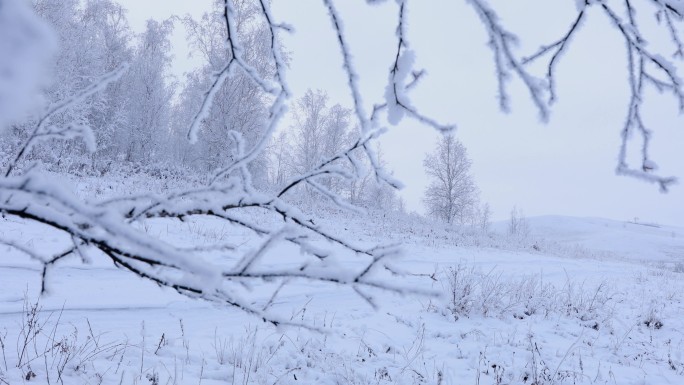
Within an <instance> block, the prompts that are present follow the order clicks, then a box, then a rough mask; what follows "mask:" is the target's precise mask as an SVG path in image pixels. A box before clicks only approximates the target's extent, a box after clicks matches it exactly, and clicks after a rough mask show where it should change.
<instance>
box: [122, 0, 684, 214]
mask: <svg viewBox="0 0 684 385" xmlns="http://www.w3.org/2000/svg"><path fill="white" fill-rule="evenodd" d="M120 2H121V3H122V4H123V5H124V6H125V7H127V8H128V9H129V20H130V22H131V26H132V27H133V28H134V30H136V31H142V29H143V27H144V21H145V20H146V19H148V18H155V19H163V18H167V17H169V16H170V15H172V14H177V15H184V14H187V13H189V14H191V15H193V16H196V17H199V16H200V15H201V14H202V13H203V12H207V11H209V10H210V4H211V0H192V1H189V0H120ZM497 3H505V4H502V5H498V4H497V7H500V8H501V16H502V18H503V20H504V22H505V24H506V25H509V26H510V28H511V29H512V30H513V31H515V32H516V33H518V35H519V36H520V37H521V44H520V49H521V52H524V53H530V52H533V51H534V50H535V49H536V48H538V47H539V46H540V45H541V44H544V43H548V42H551V41H554V40H555V39H557V38H558V37H560V35H561V34H562V33H563V32H564V28H567V26H568V25H569V23H571V21H572V18H573V17H574V14H575V12H576V10H575V2H574V1H567V2H564V3H566V4H562V3H561V4H558V2H549V1H541V0H516V1H515V2H497ZM336 4H338V7H339V8H340V11H341V13H342V15H343V17H344V19H345V20H346V32H347V34H348V39H349V43H350V46H351V49H352V52H353V54H354V60H355V63H356V67H357V70H358V72H359V75H360V82H361V88H362V93H363V98H364V101H365V102H366V105H367V109H368V110H370V106H371V103H373V102H377V101H379V100H380V98H381V97H382V95H383V92H384V85H385V83H386V81H387V69H388V68H389V66H390V64H391V62H392V60H393V56H392V55H393V50H394V49H395V44H396V42H395V40H394V28H395V23H396V16H397V12H396V4H395V3H394V2H392V1H387V2H385V3H384V4H382V5H377V6H368V5H365V2H363V1H353V2H352V1H337V2H336ZM409 4H410V8H409V14H408V32H409V36H410V43H411V47H412V48H413V49H414V50H415V51H416V53H417V61H416V66H417V67H418V68H424V69H426V70H427V71H428V76H427V77H426V78H425V79H424V81H423V82H422V83H421V85H420V86H419V87H418V88H417V89H416V90H415V91H414V93H413V94H412V95H413V102H414V105H415V106H417V107H419V108H420V109H421V110H422V111H423V112H424V113H426V114H428V115H431V116H433V117H435V118H436V119H438V120H440V121H443V122H452V123H455V124H457V126H458V131H457V133H456V135H457V138H458V139H459V140H461V141H462V142H463V143H464V145H465V146H466V147H467V148H468V151H469V155H470V157H471V159H472V160H473V172H474V175H475V179H476V182H477V184H478V186H479V188H480V190H481V197H482V199H483V200H484V201H487V202H489V203H490V205H491V208H492V210H493V211H494V216H495V218H496V219H505V218H507V217H508V215H509V213H510V211H511V209H512V207H513V206H514V205H517V206H518V207H519V208H521V209H522V210H523V211H524V212H525V214H526V215H528V216H536V215H547V214H561V215H573V216H596V217H605V218H612V219H618V220H632V219H634V218H635V217H638V218H640V220H642V221H649V222H658V223H662V224H675V225H680V226H681V225H684V185H676V186H674V187H673V188H672V191H671V192H670V193H669V194H661V193H659V192H658V188H657V187H656V186H654V185H649V184H646V183H643V182H640V181H636V180H633V179H630V178H625V177H618V176H616V175H615V172H614V170H615V165H616V159H617V154H618V148H619V144H620V141H619V139H620V137H619V132H620V129H621V128H622V125H623V123H624V120H625V113H626V105H627V102H628V96H629V94H628V88H627V83H626V76H627V73H626V61H625V53H624V45H623V42H622V40H621V38H620V36H618V34H616V33H615V32H614V31H612V30H610V29H609V28H607V25H608V23H607V22H606V19H605V18H604V17H603V15H601V14H598V13H596V14H592V15H590V17H589V19H588V20H587V22H586V23H585V25H584V27H583V30H582V31H581V34H580V35H579V36H578V37H577V38H576V39H575V40H574V41H573V43H572V46H571V51H570V52H569V53H568V54H567V55H566V56H565V57H564V58H563V61H562V63H561V64H560V65H559V66H558V90H559V95H558V96H559V100H558V103H557V104H556V105H555V106H554V107H553V114H552V117H551V121H550V122H549V123H548V124H542V123H540V121H539V118H538V114H537V112H536V110H535V109H534V108H533V106H532V104H531V102H530V100H529V98H528V97H527V94H526V92H525V89H524V88H523V87H522V86H521V84H519V82H518V81H517V80H514V81H512V82H510V83H509V87H510V94H511V96H512V97H513V103H512V112H511V113H509V114H504V113H501V112H500V111H499V109H498V105H497V100H496V89H497V88H496V87H497V85H496V83H495V78H494V65H493V62H492V54H491V52H490V51H488V49H487V47H486V43H487V36H486V34H485V31H484V29H483V27H482V26H481V25H480V23H479V20H478V19H477V17H476V15H475V13H474V12H473V10H472V9H470V8H469V7H468V6H467V4H466V2H465V1H453V0H440V1H437V0H433V1H413V2H410V3H409ZM532 10H534V12H532ZM273 13H274V16H275V17H276V18H277V19H278V21H285V22H288V23H289V24H292V25H293V26H294V27H295V30H296V32H295V33H294V34H292V35H288V36H284V37H283V42H284V43H285V45H286V49H287V50H288V51H289V52H290V53H291V57H292V65H291V68H290V70H289V72H288V76H287V79H288V83H289V85H290V87H291V88H292V90H293V92H294V94H295V96H299V95H302V94H303V93H304V92H305V91H306V89H307V88H314V89H316V88H318V89H323V90H325V91H326V92H328V94H329V95H330V97H331V100H332V101H333V102H340V103H342V104H346V105H348V106H351V99H350V97H349V93H348V89H347V88H346V80H345V77H344V74H343V73H342V71H341V56H340V53H339V50H338V48H337V45H336V41H335V36H334V35H333V32H332V30H331V29H330V21H329V18H328V16H327V15H326V13H325V9H324V7H323V6H322V2H321V1H320V0H297V1H285V0H274V1H273ZM173 43H174V47H175V56H176V62H175V66H174V72H175V73H176V74H178V75H179V76H180V75H181V74H182V73H183V72H184V71H186V70H188V69H189V68H192V66H193V65H197V61H196V60H197V59H188V58H187V55H188V50H187V47H186V44H185V32H184V30H183V29H182V27H181V26H180V25H178V26H177V30H176V33H175V35H174V41H173ZM666 52H669V51H666ZM540 73H542V72H540ZM648 95H649V98H650V99H649V102H648V104H647V108H646V110H645V115H646V116H647V120H648V121H649V122H651V125H652V128H653V129H654V137H653V149H652V154H653V158H654V160H655V161H656V162H657V163H658V165H659V166H660V167H661V169H660V171H661V172H662V173H663V174H668V175H677V176H679V177H683V178H684V167H682V166H683V165H684V163H683V162H682V161H683V159H684V155H683V154H682V151H681V149H680V146H681V143H684V141H683V140H684V127H683V123H684V121H683V120H682V118H681V117H679V116H678V114H677V109H676V105H675V104H674V103H673V101H672V100H670V99H669V98H668V96H667V95H658V94H656V93H654V92H649V94H648ZM284 125H285V126H287V125H288V123H287V121H285V122H284ZM438 137H439V135H438V134H437V133H436V132H434V130H433V129H431V128H429V127H425V126H422V125H420V124H419V123H417V122H415V121H411V120H404V121H403V122H402V124H401V125H400V126H398V127H390V132H389V133H388V134H387V135H386V136H385V137H384V138H383V139H382V140H381V142H382V150H383V155H384V158H385V160H386V161H387V162H388V165H389V168H390V169H391V170H393V171H394V173H395V175H396V176H397V177H398V178H399V179H401V180H402V181H403V182H404V183H405V185H406V188H405V189H404V190H403V191H402V192H401V195H402V196H403V197H404V198H405V200H406V202H407V204H408V207H409V208H410V209H412V210H416V211H422V210H423V208H422V204H421V196H422V193H423V190H424V189H425V186H426V184H427V179H426V176H425V174H424V172H423V165H422V161H423V158H424V157H425V153H426V152H427V151H430V150H431V149H432V148H433V146H434V143H435V141H436V140H437V139H438ZM638 146H640V143H638V142H635V143H634V146H633V148H634V149H635V150H638Z"/></svg>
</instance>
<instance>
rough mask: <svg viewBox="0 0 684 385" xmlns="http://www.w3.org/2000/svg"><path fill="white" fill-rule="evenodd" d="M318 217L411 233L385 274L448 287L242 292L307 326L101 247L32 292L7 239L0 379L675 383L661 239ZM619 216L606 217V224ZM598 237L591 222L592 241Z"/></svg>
mask: <svg viewBox="0 0 684 385" xmlns="http://www.w3.org/2000/svg"><path fill="white" fill-rule="evenodd" d="M248 215H257V214H248ZM373 215H375V214H373V213H371V217H372V216H373ZM336 216H337V219H336ZM328 218H329V219H328V220H327V221H326V225H328V226H337V228H338V229H339V231H340V232H343V231H344V232H346V234H348V235H349V236H350V237H352V238H353V239H355V240H357V241H358V242H362V243H364V242H370V241H372V240H377V239H387V240H388V241H391V239H392V238H404V240H405V241H404V253H403V256H402V257H401V258H400V259H397V260H395V261H393V266H396V267H397V269H401V270H403V271H406V272H409V273H410V275H409V276H407V277H405V278H398V277H396V278H393V279H395V280H397V282H401V283H402V284H405V285H416V286H420V287H422V288H425V289H429V291H434V292H436V293H439V294H440V296H439V297H431V296H408V297H403V296H397V295H393V294H389V293H386V292H382V291H376V292H369V293H366V294H368V295H370V296H372V298H373V302H374V303H376V304H377V305H378V306H379V309H378V310H374V309H373V308H371V307H370V306H369V305H368V303H367V302H365V301H364V300H362V299H361V298H359V296H358V295H356V294H355V293H354V291H353V290H350V289H347V288H340V287H334V286H333V287H331V286H326V285H322V284H317V283H310V282H299V281H293V282H290V284H289V285H288V286H285V287H284V288H283V289H282V290H281V292H280V293H279V295H278V297H277V298H276V299H275V300H274V301H272V303H271V302H269V298H267V297H265V295H266V294H265V293H270V292H267V291H265V290H262V288H260V287H251V288H245V293H243V294H244V295H250V296H251V297H250V298H252V301H253V303H255V304H259V305H262V306H263V305H266V304H269V306H272V309H273V310H275V311H277V312H278V313H279V314H281V315H282V316H283V317H286V318H289V319H291V320H295V321H299V322H301V323H303V324H304V325H307V326H308V328H292V327H273V326H272V325H270V324H266V323H263V322H261V321H260V320H258V319H255V318H253V317H251V316H249V315H246V314H244V313H242V312H241V311H239V310H237V309H232V308H226V307H222V306H217V305H214V304H209V303H206V302H200V301H196V300H192V299H188V298H185V297H182V296H180V295H178V294H176V293H175V292H172V291H171V290H168V289H160V288H158V287H156V286H155V285H153V284H151V283H149V282H145V281H142V280H140V279H138V278H137V277H134V276H131V275H130V274H128V273H126V272H124V271H121V270H119V269H116V268H114V267H113V266H111V265H110V264H109V263H108V262H107V261H105V260H104V259H103V260H98V259H97V258H95V259H93V261H92V262H91V264H86V265H83V264H82V263H81V261H79V260H78V259H77V258H74V259H72V260H70V261H68V262H65V263H63V264H61V265H58V267H57V268H56V269H55V270H54V272H53V276H52V279H51V281H52V282H51V285H50V286H51V290H50V292H49V294H48V295H47V296H45V297H43V298H38V295H37V293H38V291H39V282H40V270H39V269H38V267H39V266H38V265H37V264H35V263H34V262H32V261H30V260H28V259H27V258H26V257H25V256H22V255H20V254H18V253H17V252H15V251H8V250H4V249H3V250H2V253H3V262H2V263H1V264H0V282H2V287H3V290H2V291H1V292H0V338H1V340H2V361H0V383H8V384H17V383H19V384H23V383H41V384H42V383H61V382H62V381H64V383H67V384H70V383H74V384H78V383H92V384H122V383H123V384H128V383H136V384H186V383H187V384H193V383H197V384H226V383H228V384H461V383H465V384H563V383H567V384H668V383H669V384H679V383H682V381H684V358H683V357H682V351H684V348H683V346H682V344H683V342H684V319H683V318H684V317H682V314H684V305H683V304H682V301H683V299H684V298H682V296H683V295H682V293H684V290H683V289H684V287H683V286H684V284H683V283H682V279H681V278H682V272H681V271H678V270H677V269H676V268H674V267H676V266H677V263H680V262H681V260H676V259H672V258H671V259H670V260H663V259H662V258H660V255H661V254H663V253H661V254H658V253H659V250H658V249H656V248H654V249H653V253H654V255H657V256H658V258H656V262H653V263H644V259H646V258H645V257H646V256H645V255H643V254H642V258H634V257H632V258H628V257H629V256H626V257H623V256H620V255H613V254H607V253H603V252H600V251H598V252H596V253H594V252H593V251H592V249H590V248H588V247H585V246H582V244H581V243H580V245H579V246H573V243H572V242H575V240H567V239H563V238H562V237H559V236H558V234H557V233H554V232H553V231H551V230H549V229H553V223H550V224H549V226H548V227H547V230H545V231H546V234H545V236H546V237H547V239H546V240H543V239H537V238H533V239H527V240H520V239H508V238H507V236H505V235H501V234H496V233H494V234H489V235H485V236H479V237H478V236H475V235H468V234H466V233H464V232H458V233H454V232H450V231H448V229H440V228H439V227H435V228H434V229H430V230H428V229H426V228H425V227H423V226H418V225H419V224H420V222H419V220H418V219H414V220H413V221H414V222H411V220H410V219H406V220H405V221H403V222H402V221H398V220H396V218H394V217H387V216H385V217H382V216H381V217H380V218H375V220H374V221H373V223H375V224H378V221H381V220H382V218H384V220H385V221H386V223H384V225H378V226H371V225H366V226H364V225H363V224H362V222H363V219H358V220H356V221H351V222H349V221H347V218H345V217H344V215H343V214H336V213H331V215H330V216H329V217H328ZM261 219H262V220H266V219H264V218H261ZM569 220H572V221H574V223H575V224H574V226H575V228H577V229H581V228H582V226H587V227H588V228H589V229H593V227H592V225H591V221H588V220H581V219H568V218H566V219H563V218H557V219H556V220H555V221H556V222H557V223H558V225H557V228H559V229H562V231H561V232H564V231H567V230H565V229H563V222H564V221H569ZM535 221H536V219H531V220H530V222H531V225H532V228H533V229H535V228H536V225H535ZM545 221H546V222H547V223H548V219H546V220H545ZM551 222H553V221H551ZM339 223H346V225H344V226H342V225H340V224H339ZM606 223H608V222H606ZM609 224H610V223H609ZM620 226H621V224H619V223H613V225H611V226H609V227H610V231H611V232H612V231H618V229H619V227H620ZM0 227H1V228H2V229H3V232H11V233H12V235H13V237H19V238H20V239H21V240H22V242H24V243H25V244H26V245H27V247H49V248H54V249H55V250H59V249H60V248H61V247H60V246H62V244H63V243H64V242H66V240H64V239H61V238H60V236H59V235H56V234H51V233H47V232H45V231H44V229H43V228H41V227H39V226H36V225H32V224H31V225H30V224H27V223H22V222H18V221H14V220H9V219H2V222H1V223H0ZM644 229H645V230H648V231H651V230H652V228H650V227H649V228H646V227H645V228H644ZM140 231H145V232H147V233H148V234H152V235H154V236H157V237H160V238H162V239H166V240H169V241H171V242H173V243H174V244H176V245H179V246H183V245H190V244H192V245H194V246H201V245H202V244H209V243H216V241H217V240H221V241H225V242H226V243H230V244H233V245H238V246H239V247H241V248H245V249H248V248H250V247H254V245H255V242H256V240H255V239H254V237H252V236H251V235H250V234H247V233H244V232H243V233H240V232H236V231H235V229H233V228H230V227H226V226H217V225H216V223H215V222H212V221H210V220H204V219H195V220H190V221H188V222H186V223H179V222H178V221H175V222H174V221H170V220H153V221H145V222H144V223H143V224H141V226H140ZM630 231H631V230H630ZM664 231H671V230H670V229H667V230H664ZM383 234H384V235H383ZM554 234H555V235H554ZM634 234H636V235H634ZM644 234H645V233H643V234H642V233H639V232H638V231H637V232H636V233H633V234H632V236H631V238H630V239H631V242H633V243H636V244H638V243H639V242H644V241H643V239H644V237H645V236H650V235H648V234H646V235H644ZM532 237H534V235H533V236H532ZM600 237H601V234H600V233H598V232H593V239H600ZM548 239H552V241H549V240H548ZM585 243H586V242H585ZM455 244H462V246H455ZM656 245H657V244H656ZM535 246H536V247H535ZM671 246H672V245H671V244H664V246H663V247H665V248H668V249H671ZM675 246H676V245H675ZM574 251H578V253H577V254H576V255H573V252H574ZM297 253H298V250H297V249H296V248H294V247H288V246H279V247H277V248H276V249H275V250H273V258H274V259H273V261H274V263H276V262H277V263H291V261H292V260H296V258H297ZM219 254H220V251H218V250H208V251H207V255H208V256H210V257H211V256H213V255H216V256H218V255H219ZM616 254H617V253H616ZM675 257H676V256H675ZM283 260H284V261H285V262H282V261H283ZM346 263H348V264H353V263H355V262H354V261H353V260H351V261H345V264H346ZM268 284H269V283H267V284H266V285H268ZM277 284H278V283H275V282H274V283H273V285H277ZM37 301H39V303H37V304H36V302H37ZM34 376H35V377H34Z"/></svg>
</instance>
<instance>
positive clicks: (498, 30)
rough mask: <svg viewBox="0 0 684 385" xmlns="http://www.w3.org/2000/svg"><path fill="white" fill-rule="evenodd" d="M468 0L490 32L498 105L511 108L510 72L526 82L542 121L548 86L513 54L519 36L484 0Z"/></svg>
mask: <svg viewBox="0 0 684 385" xmlns="http://www.w3.org/2000/svg"><path fill="white" fill-rule="evenodd" d="M467 1H468V3H470V4H471V5H472V6H473V8H474V9H475V11H476V12H477V15H478V16H479V17H480V20H481V21H482V24H483V25H484V26H485V28H486V30H487V34H488V35H489V47H490V48H491V50H492V52H493V53H494V64H495V66H496V76H497V79H498V85H499V106H500V107H501V109H502V110H503V111H506V112H508V111H509V109H510V101H509V99H510V97H509V96H508V92H507V91H506V82H507V81H508V80H509V79H510V78H511V75H512V74H515V75H517V76H518V78H520V80H521V81H522V82H523V84H525V87H526V88H527V90H528V92H529V94H530V98H531V99H532V102H534V105H535V106H536V107H537V110H539V116H540V118H541V119H542V121H544V122H546V121H548V119H549V113H550V112H549V108H548V105H547V103H546V102H545V97H544V96H545V94H546V93H547V92H548V86H547V85H545V84H544V83H543V82H542V81H540V80H539V79H537V78H535V77H534V76H532V75H530V74H529V73H528V72H527V70H526V69H525V67H524V64H523V62H522V61H521V60H519V59H518V58H517V57H516V56H515V55H514V54H513V46H514V45H515V44H516V43H517V40H518V38H517V37H516V36H515V35H513V34H512V33H511V32H509V31H507V30H505V29H504V28H503V26H502V25H501V24H500V23H499V17H498V16H497V14H496V12H495V11H494V10H493V9H492V8H491V7H490V6H489V5H488V4H487V3H486V2H485V1H484V0H467Z"/></svg>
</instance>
